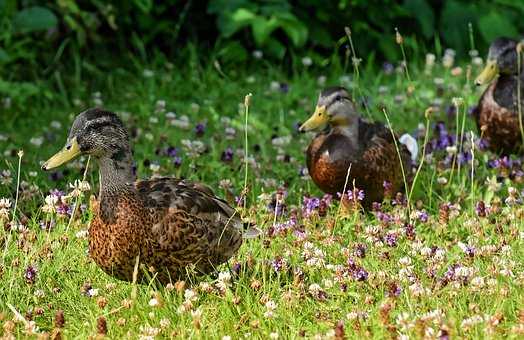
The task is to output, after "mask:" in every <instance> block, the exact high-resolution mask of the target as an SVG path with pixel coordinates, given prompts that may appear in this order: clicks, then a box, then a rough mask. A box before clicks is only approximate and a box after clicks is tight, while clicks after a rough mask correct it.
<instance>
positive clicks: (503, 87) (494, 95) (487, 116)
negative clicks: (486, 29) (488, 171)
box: [474, 38, 524, 154]
mask: <svg viewBox="0 0 524 340" xmlns="http://www.w3.org/2000/svg"><path fill="white" fill-rule="evenodd" d="M521 44H522V43H521ZM517 46H518V43H517V41H516V40H513V39H509V38H498V39H496V40H495V41H494V42H493V43H492V44H491V46H490V48H489V52H488V58H487V61H486V66H485V67H484V69H483V70H482V72H481V73H480V74H479V76H478V77H477V79H476V80H475V83H476V85H484V84H489V83H490V85H489V86H488V88H487V89H486V90H485V91H484V94H482V97H481V98H480V100H479V103H478V106H477V108H476V109H475V111H474V116H475V120H476V122H477V127H478V129H479V131H480V132H479V133H481V135H482V137H483V138H484V139H485V140H486V141H487V142H488V144H489V148H490V149H491V150H493V151H494V152H497V153H501V154H510V153H515V152H519V151H521V148H522V138H523V137H522V136H521V130H520V128H521V125H520V124H519V115H518V104H517V102H518V99H517V98H518V97H517V88H518V83H519V78H520V88H521V95H522V97H523V98H524V73H523V72H521V73H520V74H518V54H517ZM523 53H524V51H523ZM521 67H523V68H524V64H521ZM497 75H498V78H497V77H496V76H497ZM521 105H522V110H523V112H524V100H523V99H521Z"/></svg>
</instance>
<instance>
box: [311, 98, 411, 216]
mask: <svg viewBox="0 0 524 340" xmlns="http://www.w3.org/2000/svg"><path fill="white" fill-rule="evenodd" d="M327 98H331V99H327ZM341 98H342V99H341ZM334 99H336V100H335V101H333V100H334ZM337 101H341V103H340V104H337ZM336 105H339V107H335V106H336ZM326 108H327V109H326ZM330 108H333V109H334V110H335V111H333V112H329V110H330ZM319 113H320V114H322V115H326V118H325V121H324V123H325V124H328V126H329V127H328V129H326V130H324V131H323V132H320V133H319V134H317V135H316V136H315V137H314V139H313V140H312V142H311V144H310V145H309V147H308V149H307V151H306V163H307V167H308V170H309V174H310V176H311V178H312V179H313V181H314V182H315V184H316V185H317V186H318V187H319V188H320V189H321V190H322V191H324V192H327V193H330V194H337V193H341V192H342V191H343V189H344V184H345V181H346V175H347V171H348V168H349V166H350V164H351V171H350V176H349V180H348V184H347V187H346V190H351V189H352V188H353V181H354V183H355V186H356V187H357V188H359V189H362V190H364V192H365V197H364V201H363V205H364V207H369V206H370V205H371V203H372V202H381V201H382V200H383V198H384V181H387V182H389V183H391V185H392V188H391V189H392V190H393V192H397V191H402V190H403V189H404V182H403V175H402V168H401V165H400V161H399V157H398V153H397V150H396V147H395V142H394V140H393V136H392V135H391V132H390V131H389V130H388V129H387V128H386V127H385V126H384V125H382V124H380V123H368V122H365V121H363V120H362V119H360V118H359V117H358V115H357V112H356V109H355V106H354V104H353V103H352V102H351V99H350V98H349V94H348V93H347V91H346V90H345V89H343V88H331V89H327V90H324V91H323V92H322V93H321V95H320V98H319V104H318V105H317V110H316V111H315V113H314V114H313V116H312V117H311V119H315V117H317V118H318V117H321V116H320V115H319ZM311 119H310V120H309V121H308V122H306V123H304V125H303V126H302V127H301V129H302V130H306V129H307V130H309V126H308V124H310V121H311ZM318 119H320V118H318ZM313 126H314V127H315V125H313ZM318 126H319V127H322V124H319V125H318ZM397 142H398V141H397ZM398 147H399V149H400V154H401V157H402V162H403V166H404V171H405V173H406V176H408V177H409V176H410V173H411V162H410V152H409V151H408V149H407V148H406V146H405V145H403V144H401V143H398Z"/></svg>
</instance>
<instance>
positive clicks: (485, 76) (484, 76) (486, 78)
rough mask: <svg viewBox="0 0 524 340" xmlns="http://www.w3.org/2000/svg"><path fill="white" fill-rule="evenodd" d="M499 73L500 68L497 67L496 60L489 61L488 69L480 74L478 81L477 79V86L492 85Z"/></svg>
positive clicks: (485, 68)
mask: <svg viewBox="0 0 524 340" xmlns="http://www.w3.org/2000/svg"><path fill="white" fill-rule="evenodd" d="M498 73H499V68H498V66H497V61H496V60H488V61H487V63H486V67H484V69H483V70H482V72H480V74H479V75H478V77H477V79H475V84H476V85H477V86H479V85H484V84H488V83H490V82H491V81H492V80H493V78H495V77H496V76H497V74H498Z"/></svg>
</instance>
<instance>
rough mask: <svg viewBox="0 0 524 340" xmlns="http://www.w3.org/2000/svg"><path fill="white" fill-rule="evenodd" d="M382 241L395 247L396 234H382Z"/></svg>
mask: <svg viewBox="0 0 524 340" xmlns="http://www.w3.org/2000/svg"><path fill="white" fill-rule="evenodd" d="M384 243H386V244H387V245H388V246H390V247H396V246H397V234H395V233H388V234H386V236H384Z"/></svg>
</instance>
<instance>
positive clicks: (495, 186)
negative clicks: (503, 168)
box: [486, 176, 502, 192]
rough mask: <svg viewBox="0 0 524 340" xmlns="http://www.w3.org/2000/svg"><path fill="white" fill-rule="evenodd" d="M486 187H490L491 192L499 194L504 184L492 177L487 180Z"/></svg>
mask: <svg viewBox="0 0 524 340" xmlns="http://www.w3.org/2000/svg"><path fill="white" fill-rule="evenodd" d="M486 185H487V187H488V190H489V191H491V192H497V191H499V190H500V188H501V187H502V184H501V183H499V182H498V180H497V177H496V176H492V177H490V178H487V179H486Z"/></svg>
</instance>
